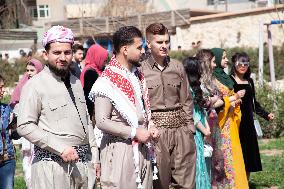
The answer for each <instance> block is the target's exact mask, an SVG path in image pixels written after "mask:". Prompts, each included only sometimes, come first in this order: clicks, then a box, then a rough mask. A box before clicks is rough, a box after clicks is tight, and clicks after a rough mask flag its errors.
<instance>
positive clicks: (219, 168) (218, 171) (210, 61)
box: [196, 49, 225, 187]
mask: <svg viewBox="0 0 284 189" xmlns="http://www.w3.org/2000/svg"><path fill="white" fill-rule="evenodd" d="M196 58H197V59H198V60H199V63H200V66H201V70H202V73H201V78H200V82H201V85H200V86H201V89H202V92H203V96H204V98H205V99H206V104H207V115H208V117H207V121H208V123H209V126H210V130H211V135H210V137H205V143H206V144H209V145H210V146H211V147H212V148H213V151H212V153H211V154H209V157H205V161H206V165H207V170H208V174H209V179H210V181H216V180H220V179H221V178H222V177H224V176H225V172H224V158H223V152H222V150H221V144H222V142H221V130H220V128H219V125H218V116H217V113H216V110H217V111H220V109H221V108H222V107H223V104H224V101H223V100H222V96H221V95H220V92H219V90H218V88H217V86H216V79H215V78H214V76H213V69H214V68H215V67H216V63H215V57H214V54H213V53H212V52H211V51H210V50H209V49H201V50H200V51H198V52H197V54H196ZM215 109H216V110H215ZM210 155H211V157H210ZM213 176H214V178H212V177H213ZM211 184H212V187H214V186H216V184H215V182H212V183H211Z"/></svg>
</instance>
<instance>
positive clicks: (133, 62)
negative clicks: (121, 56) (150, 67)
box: [128, 59, 141, 67]
mask: <svg viewBox="0 0 284 189" xmlns="http://www.w3.org/2000/svg"><path fill="white" fill-rule="evenodd" d="M128 62H129V63H130V64H132V65H133V66H136V67H140V66H141V63H140V60H138V61H137V60H131V59H130V60H128Z"/></svg>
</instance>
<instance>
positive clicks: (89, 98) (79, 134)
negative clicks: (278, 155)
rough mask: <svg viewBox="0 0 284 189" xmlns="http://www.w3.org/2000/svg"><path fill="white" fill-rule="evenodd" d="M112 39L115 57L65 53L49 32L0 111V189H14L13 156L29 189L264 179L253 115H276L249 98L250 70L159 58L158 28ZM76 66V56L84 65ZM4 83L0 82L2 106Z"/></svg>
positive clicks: (221, 57)
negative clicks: (19, 158)
mask: <svg viewBox="0 0 284 189" xmlns="http://www.w3.org/2000/svg"><path fill="white" fill-rule="evenodd" d="M145 33H146V36H145V37H146V41H147V51H146V52H145V49H144V46H145V45H144V44H143V35H142V32H141V31H140V30H139V29H137V28H136V27H134V26H124V27H121V28H119V29H118V30H117V31H116V32H115V33H114V35H113V49H114V50H113V55H112V57H111V58H110V59H109V58H108V57H110V56H109V55H108V52H107V50H105V49H104V48H103V47H101V46H100V45H98V44H96V43H94V44H91V45H90V47H89V48H88V50H87V51H86V48H84V45H81V44H74V35H73V33H72V31H71V30H70V29H68V28H65V27H63V26H53V27H51V28H50V29H49V30H48V31H47V32H46V33H45V34H44V36H43V41H42V44H43V47H44V49H45V51H44V53H43V57H44V59H45V60H46V62H47V63H46V65H44V64H42V63H41V62H40V61H39V60H37V59H34V58H33V59H31V60H29V61H28V62H27V66H26V73H25V74H24V76H23V78H22V79H21V80H20V81H19V83H18V85H17V86H16V88H15V90H14V92H13V94H12V98H11V102H10V103H9V104H3V103H1V104H0V107H1V114H0V115H1V117H0V121H1V122H0V123H1V128H0V130H1V140H0V188H1V189H12V188H13V182H14V174H15V164H16V162H15V149H14V147H13V144H12V139H19V138H20V137H22V138H24V140H23V143H22V147H21V152H22V155H23V170H24V174H25V181H26V186H27V188H28V189H39V188H40V189H51V188H54V189H65V188H66V189H67V188H68V189H70V188H72V189H75V188H78V189H79V188H82V189H83V188H84V189H85V188H90V189H91V188H95V187H96V186H97V185H99V184H100V187H101V188H102V189H108V188H109V189H112V188H119V189H134V188H138V189H142V188H143V189H150V188H154V189H167V188H169V187H172V188H185V189H195V188H196V189H211V188H216V189H217V188H218V189H223V188H224V189H227V188H232V189H246V188H249V185H248V181H249V177H250V173H251V172H257V171H262V166H261V160H260V154H259V148H258V143H257V133H256V130H255V127H254V113H256V114H258V115H260V116H262V117H263V118H264V119H266V120H273V119H274V115H273V114H272V113H268V112H266V111H265V110H264V108H262V107H261V105H260V104H259V103H258V102H257V100H256V98H255V87H254V82H253V80H252V79H251V77H250V74H251V71H250V58H249V57H248V55H247V54H246V53H245V52H239V53H236V54H234V55H233V56H232V61H231V62H232V65H231V71H230V74H227V73H226V72H225V71H224V69H225V68H227V67H228V64H229V60H228V58H227V53H226V51H225V50H224V49H221V48H213V49H201V50H199V51H198V52H197V53H196V55H195V56H194V57H187V58H185V59H184V60H183V61H182V62H180V61H178V60H175V59H172V58H170V57H169V49H170V35H169V32H168V29H167V28H166V27H165V26H164V25H163V24H162V23H153V24H150V25H149V26H148V27H147V28H146V32H145ZM84 54H85V55H84ZM4 83H5V79H4V78H3V77H2V76H1V75H0V100H1V99H2V97H3V94H4Z"/></svg>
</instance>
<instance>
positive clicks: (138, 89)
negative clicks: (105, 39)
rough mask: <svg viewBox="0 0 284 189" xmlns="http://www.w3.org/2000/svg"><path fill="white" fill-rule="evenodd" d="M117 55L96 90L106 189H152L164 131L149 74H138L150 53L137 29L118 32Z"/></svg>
mask: <svg viewBox="0 0 284 189" xmlns="http://www.w3.org/2000/svg"><path fill="white" fill-rule="evenodd" d="M113 43H114V51H115V52H114V56H113V57H112V58H111V60H110V63H109V65H108V66H107V67H106V69H105V70H104V72H103V73H102V74H101V76H100V77H99V78H98V80H97V81H96V82H95V84H94V85H93V88H92V90H91V92H90V98H92V100H94V102H95V114H94V116H93V119H94V120H93V123H96V126H97V127H98V128H99V129H100V130H101V131H102V133H103V136H102V140H101V145H100V149H101V180H100V181H101V185H102V189H113V188H117V189H137V188H138V189H142V188H143V189H151V188H152V180H153V178H154V177H153V175H152V167H151V160H153V158H154V157H153V150H151V146H150V145H149V143H148V142H149V141H150V140H151V139H157V138H158V136H159V134H158V130H157V129H156V128H155V127H154V126H153V124H150V123H149V121H150V120H151V112H150V104H149V98H148V90H147V87H146V83H145V79H144V76H143V74H142V73H141V72H140V71H139V70H138V69H137V67H139V66H140V65H139V60H140V57H141V55H142V53H143V52H144V50H143V48H142V33H141V31H139V30H138V29H137V28H136V27H134V26H127V27H122V28H120V29H119V30H118V31H116V32H115V33H114V36H113Z"/></svg>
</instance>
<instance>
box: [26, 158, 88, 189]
mask: <svg viewBox="0 0 284 189" xmlns="http://www.w3.org/2000/svg"><path fill="white" fill-rule="evenodd" d="M87 169H88V168H87V165H86V164H85V163H82V162H77V163H71V164H68V163H63V162H54V161H37V160H36V159H34V162H33V164H32V176H31V182H32V188H34V189H87V188H88V178H87V177H88V170H87Z"/></svg>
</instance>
